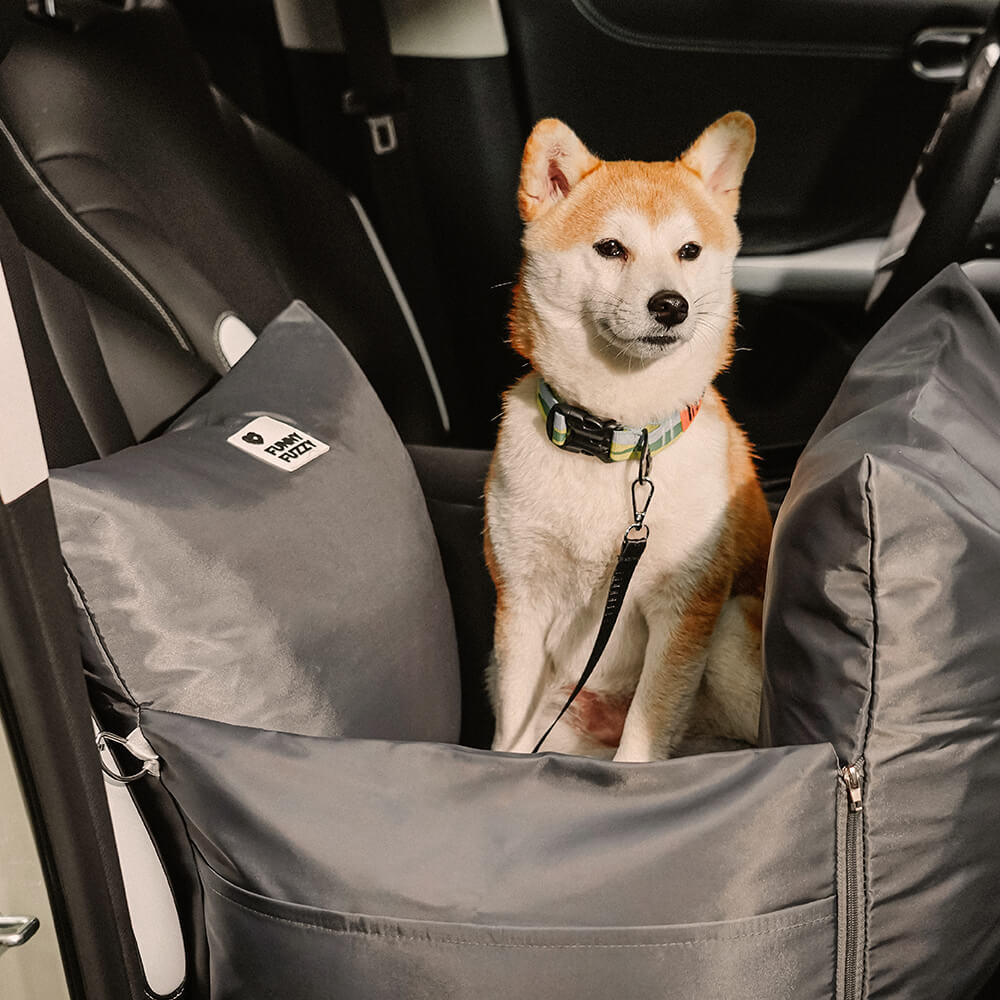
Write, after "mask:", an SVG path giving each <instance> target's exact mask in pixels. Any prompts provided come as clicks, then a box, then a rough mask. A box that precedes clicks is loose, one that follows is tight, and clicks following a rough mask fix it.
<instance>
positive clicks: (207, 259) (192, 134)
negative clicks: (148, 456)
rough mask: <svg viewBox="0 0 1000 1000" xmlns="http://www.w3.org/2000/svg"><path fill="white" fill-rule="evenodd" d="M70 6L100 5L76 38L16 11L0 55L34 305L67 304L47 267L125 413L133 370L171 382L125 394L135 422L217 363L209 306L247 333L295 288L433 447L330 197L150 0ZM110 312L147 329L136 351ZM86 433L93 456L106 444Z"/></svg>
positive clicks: (369, 256)
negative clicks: (137, 401) (16, 24)
mask: <svg viewBox="0 0 1000 1000" xmlns="http://www.w3.org/2000/svg"><path fill="white" fill-rule="evenodd" d="M81 6H82V7H83V8H85V9H87V10H89V12H90V13H93V12H94V11H97V12H98V13H99V14H100V15H101V16H99V17H96V18H94V19H92V20H89V21H87V22H86V23H85V24H83V25H82V26H81V27H80V30H77V31H75V32H70V31H66V30H60V29H58V28H56V27H53V26H52V25H51V24H49V23H46V22H44V21H39V20H34V21H27V22H26V23H25V24H23V25H22V30H21V31H20V33H19V36H18V38H17V40H16V41H15V44H14V45H13V47H12V49H11V51H10V53H9V55H8V57H7V58H6V59H5V60H4V62H3V65H2V67H0V188H2V192H3V204H4V207H5V208H6V209H7V211H8V213H9V215H10V217H11V221H12V223H13V225H14V227H15V230H16V231H17V234H18V236H19V238H20V240H21V241H22V242H23V243H24V245H25V246H26V247H27V248H29V249H30V250H31V251H32V252H33V253H34V254H35V255H36V256H37V257H38V258H40V259H41V261H42V263H40V264H39V266H38V268H37V270H38V271H39V273H41V272H45V273H44V274H42V276H41V281H42V284H43V285H44V287H45V289H46V291H45V292H43V293H42V294H41V295H40V297H41V298H42V299H43V300H44V299H49V300H50V301H52V302H53V303H54V302H55V301H56V300H57V299H58V300H61V301H62V303H63V305H66V304H67V302H66V296H67V295H68V294H69V293H68V292H67V291H66V286H65V283H64V281H62V280H61V279H60V274H61V275H62V276H63V278H69V279H72V281H73V282H75V283H76V284H77V285H79V286H80V287H81V288H82V289H83V290H84V291H83V292H82V293H80V294H81V297H82V301H80V302H78V303H76V305H75V308H76V310H77V311H78V312H79V313H80V315H81V317H85V318H86V321H87V322H88V323H90V325H91V326H92V327H93V333H94V335H95V337H96V339H97V341H98V343H99V344H100V346H101V352H102V354H103V355H104V366H105V368H106V370H107V375H108V378H109V379H110V382H111V384H112V385H113V386H114V387H115V389H116V391H117V394H118V396H119V397H120V398H121V400H122V405H123V407H124V409H125V411H126V413H128V410H129V406H128V405H127V401H126V399H125V398H124V397H125V396H126V395H128V394H129V385H130V383H131V381H132V379H133V378H136V377H138V375H139V373H140V372H150V371H152V372H153V373H154V374H156V373H159V372H161V371H162V374H163V378H164V379H166V381H167V382H168V383H169V386H170V390H169V391H165V392H162V393H160V394H159V397H160V398H158V399H157V400H155V405H153V404H152V403H151V401H150V400H148V399H147V398H146V395H145V393H143V392H140V393H138V395H139V396H140V397H141V400H142V402H143V403H144V404H146V405H143V406H142V407H140V411H139V412H135V413H133V414H129V416H130V417H131V424H132V426H131V431H132V433H135V434H137V436H140V437H141V436H143V435H145V434H146V433H148V432H149V430H151V429H152V428H153V427H155V426H158V425H159V424H160V423H162V422H163V421H164V420H166V419H167V418H169V417H171V416H172V415H173V413H174V412H176V410H177V408H178V407H179V405H183V404H184V403H185V402H187V401H188V400H189V399H190V398H191V395H192V394H193V393H195V392H197V391H198V389H199V388H201V387H203V386H204V385H206V384H208V383H209V382H210V381H211V379H212V377H213V373H217V372H219V371H221V370H223V369H224V368H225V365H224V364H223V363H222V362H221V361H220V359H219V357H218V353H217V350H216V345H215V342H214V333H215V325H216V322H217V320H218V319H219V317H220V315H221V314H223V313H225V312H227V311H232V312H235V313H236V314H237V315H238V316H239V317H240V318H241V319H243V320H244V321H245V322H246V323H247V324H248V325H249V326H250V327H251V328H252V329H253V330H255V331H259V330H260V329H261V328H262V327H263V325H264V324H265V323H267V322H268V321H269V320H270V319H271V318H273V316H274V315H276V314H277V313H278V312H279V311H280V310H281V309H282V308H283V307H284V306H285V305H286V304H287V303H288V302H289V301H290V300H291V299H292V298H301V299H304V300H305V301H307V302H308V303H309V304H310V305H311V306H312V307H313V308H314V309H315V310H316V311H317V312H318V313H319V314H320V315H321V316H323V318H324V319H325V320H326V321H327V322H328V323H329V324H330V325H331V326H332V327H333V328H334V329H335V330H336V332H337V334H338V335H339V336H340V337H341V339H342V340H343V341H344V342H345V343H346V344H347V346H348V348H349V349H350V350H351V352H352V353H353V354H354V355H355V357H356V358H357V359H358V361H359V362H360V364H361V366H362V368H363V369H364V371H365V373H366V374H367V376H368V378H369V379H370V381H371V382H372V384H373V385H374V387H375V389H376V391H377V392H378V394H379V396H380V397H381V399H382V401H383V404H384V405H385V406H386V408H387V409H388V411H389V413H390V415H391V416H392V418H393V419H394V421H395V422H396V425H397V427H398V428H399V431H400V433H401V435H402V436H403V437H404V438H405V439H406V440H410V441H421V442H429V441H434V440H437V439H439V438H440V437H441V435H442V421H441V418H440V415H439V412H438V408H437V405H436V403H435V398H434V393H433V390H432V386H431V383H430V381H429V379H428V377H427V376H426V374H425V369H424V365H423V362H422V360H421V357H420V354H419V350H418V348H417V346H416V344H415V342H414V340H413V337H412V335H411V333H410V330H409V328H408V326H407V324H406V321H405V319H404V317H403V315H402V313H401V311H400V308H399V305H398V303H397V301H396V298H395V296H394V294H393V291H392V289H391V287H390V285H389V283H388V281H387V280H386V277H385V274H384V272H383V269H382V266H381V265H380V262H379V260H378V258H377V256H376V253H375V252H374V250H373V248H372V246H371V244H370V242H369V240H368V237H367V236H366V234H365V230H364V228H363V226H362V224H361V222H360V221H359V218H358V216H357V214H356V212H355V209H354V208H353V207H352V204H351V202H350V200H349V198H348V195H347V193H346V192H345V191H344V190H343V189H342V188H341V187H340V186H339V185H338V184H337V183H336V182H335V181H333V180H332V179H331V178H330V177H329V176H327V175H326V174H325V173H324V172H323V171H322V170H320V169H319V168H317V167H315V166H314V165H313V164H312V163H311V162H310V161H309V160H308V159H307V158H306V157H304V156H303V155H302V154H300V153H299V152H298V151H296V150H295V149H293V148H292V147H290V146H289V145H288V144H287V143H285V142H284V141H282V140H280V139H278V138H277V137H275V136H274V135H272V134H270V133H268V132H267V131H266V130H264V129H262V128H260V127H257V126H256V125H254V124H253V123H251V122H249V121H247V120H246V119H245V118H243V117H242V116H241V115H240V114H239V112H238V111H237V110H236V109H235V108H234V107H233V106H232V105H231V104H230V103H229V102H228V101H227V100H226V99H225V98H224V97H222V96H221V95H219V94H218V93H216V92H214V91H213V90H212V89H211V87H210V85H209V82H208V80H207V77H206V76H205V73H204V71H203V68H202V66H201V64H200V62H199V61H198V59H197V56H196V55H195V53H194V51H193V50H192V49H191V47H190V46H189V44H188V42H187V39H186V37H185V35H184V31H183V28H182V25H181V24H180V22H179V20H178V18H177V16H176V14H175V12H174V11H173V9H172V8H171V7H170V6H169V5H167V4H166V3H164V2H163V0H139V2H138V3H136V4H135V5H130V6H129V8H128V9H127V10H122V9H119V8H117V7H114V6H109V5H105V4H99V3H96V2H94V3H90V4H87V3H84V4H82V5H80V4H77V7H81ZM39 95H45V100H44V102H43V101H40V100H39ZM70 297H72V296H70ZM95 302H101V304H100V305H99V306H98V307H95V306H94V303H95ZM43 308H44V302H43ZM122 310H123V311H125V312H126V313H128V314H129V315H130V318H131V319H137V320H138V321H140V322H141V323H142V324H143V325H144V327H146V328H147V329H146V330H145V332H144V335H143V336H142V337H141V340H142V343H143V345H144V346H143V348H142V350H143V352H144V356H143V357H141V358H138V357H137V358H135V359H134V362H133V360H132V359H131V357H130V352H131V349H132V347H133V346H134V343H133V342H132V341H131V340H130V336H129V335H128V334H127V333H125V332H124V331H123V327H122V324H121V323H119V322H117V316H118V311H122ZM54 311H56V310H54ZM58 311H59V312H60V314H63V311H62V309H60V310H58ZM131 319H130V324H128V325H131ZM147 334H148V335H147ZM178 359H181V360H178ZM78 360H79V361H80V362H81V365H80V367H81V368H85V367H90V366H89V364H82V362H84V360H85V359H82V358H81V359H78ZM86 360H88V361H93V360H94V359H93V358H89V359H86ZM60 362H61V364H65V365H68V366H70V367H71V368H72V367H74V366H76V361H75V360H74V359H72V358H70V357H69V355H64V356H63V357H61V358H60ZM67 377H70V378H71V376H69V375H68V374H67ZM98 395H99V396H101V397H102V398H106V396H105V394H104V393H103V392H101V393H98ZM132 395H133V396H135V395H136V393H135V392H132ZM178 397H186V398H178ZM91 402H93V403H94V404H96V406H92V405H91ZM77 403H78V405H79V406H80V407H81V412H82V413H83V415H84V421H85V422H87V420H88V415H89V414H91V413H92V414H93V420H94V422H95V425H96V423H98V422H100V421H101V420H103V419H104V413H103V402H102V400H101V399H95V400H93V401H89V400H88V398H87V394H86V393H81V394H80V396H79V398H78V399H77ZM132 408H133V410H134V409H135V406H134V401H133V407H132ZM95 433H96V434H97V437H98V438H100V443H99V442H98V441H97V440H96V439H95V445H97V448H98V450H99V451H101V452H102V453H103V452H105V451H107V450H113V448H114V447H115V446H116V445H120V443H121V439H120V437H118V438H116V437H115V436H114V435H112V436H111V437H108V435H107V433H105V432H104V431H102V430H100V429H99V428H97V427H96V426H95Z"/></svg>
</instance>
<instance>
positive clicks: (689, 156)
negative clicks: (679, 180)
mask: <svg viewBox="0 0 1000 1000" xmlns="http://www.w3.org/2000/svg"><path fill="white" fill-rule="evenodd" d="M756 137H757V130H756V129H755V128H754V124H753V119H752V118H751V117H750V116H749V115H747V114H744V113H743V112H742V111H730V112H729V114H728V115H723V116H722V117H721V118H720V119H719V120H718V121H717V122H714V123H713V124H711V125H709V126H708V128H707V129H705V131H704V132H702V133H701V135H700V136H698V138H697V139H696V140H695V141H694V143H693V144H692V145H691V148H690V149H689V150H688V151H687V152H686V153H684V155H683V156H681V163H683V164H684V165H685V166H687V167H690V168H691V169H692V170H693V171H694V172H695V173H696V174H697V175H698V176H699V177H700V178H701V179H702V181H703V182H704V184H705V187H707V188H708V190H709V191H710V192H711V193H712V194H713V195H714V196H715V198H716V200H717V201H719V203H720V204H721V205H722V207H723V208H724V209H725V210H726V211H727V212H729V213H730V214H732V215H735V214H736V210H737V209H738V208H739V207H740V185H741V184H742V183H743V173H744V171H745V170H746V168H747V164H748V163H749V162H750V157H751V156H752V155H753V147H754V143H755V142H756Z"/></svg>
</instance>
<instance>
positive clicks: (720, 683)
mask: <svg viewBox="0 0 1000 1000" xmlns="http://www.w3.org/2000/svg"><path fill="white" fill-rule="evenodd" d="M761 615H762V602H761V600H760V598H759V597H756V596H750V595H748V594H746V595H743V596H740V597H731V598H730V599H729V600H728V601H726V603H725V604H724V605H723V607H722V611H721V612H720V614H719V620H718V622H717V624H716V626H715V630H714V632H713V633H712V642H711V645H710V647H709V650H708V662H707V663H706V665H705V673H704V675H703V677H702V683H701V688H700V689H699V691H698V698H697V701H696V703H695V706H694V709H693V712H692V716H691V721H690V724H689V726H688V730H687V732H686V733H685V735H684V742H685V744H691V745H692V746H695V745H701V746H703V747H704V748H705V749H712V748H713V744H714V746H715V747H719V746H726V745H728V744H731V743H739V744H751V745H756V743H757V727H758V723H759V716H760V689H761V680H762V678H761V674H762V667H761V655H760V629H761Z"/></svg>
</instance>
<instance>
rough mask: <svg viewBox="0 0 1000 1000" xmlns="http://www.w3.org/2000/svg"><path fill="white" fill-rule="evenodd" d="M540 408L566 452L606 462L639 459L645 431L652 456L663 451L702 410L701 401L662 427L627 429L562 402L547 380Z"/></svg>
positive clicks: (550, 434)
mask: <svg viewBox="0 0 1000 1000" xmlns="http://www.w3.org/2000/svg"><path fill="white" fill-rule="evenodd" d="M536 399H537V400H538V408H539V410H541V411H542V416H543V417H544V418H545V433H546V434H547V435H548V438H549V440H550V441H551V442H552V443H553V444H554V445H556V446H557V447H559V448H562V449H563V450H564V451H577V452H581V453H583V454H584V455H593V456H594V457H595V458H599V459H600V460H601V461H602V462H625V461H628V460H629V459H630V458H636V459H637V458H639V447H640V443H641V441H642V432H643V431H644V430H645V432H646V434H647V435H648V440H649V454H650V455H655V454H656V453H657V452H659V451H663V449H664V448H666V447H667V445H668V444H671V443H672V442H673V441H676V440H677V438H679V437H680V436H681V434H683V433H684V431H686V430H687V429H688V427H690V426H691V421H692V420H694V418H695V417H696V416H697V415H698V410H699V409H701V400H700V399H699V400H698V402H696V403H694V404H692V405H691V406H685V407H684V408H683V409H681V410H675V411H674V412H673V413H671V414H670V415H669V416H668V417H666V418H665V419H664V420H661V421H660V422H659V423H658V424H648V425H647V426H646V427H644V428H643V427H639V428H636V427H625V426H623V425H622V424H619V423H618V422H617V421H615V420H601V419H599V418H598V417H595V416H593V414H591V413H588V412H587V411H586V410H581V409H579V407H576V406H570V405H569V404H568V403H562V402H560V401H559V399H558V398H557V397H556V394H555V393H554V392H553V391H552V390H551V389H550V388H549V386H548V385H547V383H546V382H545V379H542V378H540V379H539V380H538V392H537V396H536Z"/></svg>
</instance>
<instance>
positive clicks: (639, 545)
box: [531, 430, 653, 753]
mask: <svg viewBox="0 0 1000 1000" xmlns="http://www.w3.org/2000/svg"><path fill="white" fill-rule="evenodd" d="M639 446H640V448H641V451H640V453H639V475H638V477H637V478H636V479H634V480H633V482H632V523H631V524H630V525H629V526H628V528H627V529H626V531H625V537H624V539H623V540H622V547H621V551H620V552H619V553H618V563H617V565H616V566H615V572H614V574H613V575H612V577H611V586H610V587H608V599H607V601H606V602H605V604H604V615H603V616H602V617H601V627H600V628H599V629H598V630H597V639H596V640H595V641H594V648H593V649H592V650H591V651H590V658H589V659H588V660H587V665H586V666H585V667H584V668H583V673H582V674H580V679H579V680H578V681H577V682H576V687H575V688H573V692H572V694H570V696H569V697H568V698H567V699H566V704H565V705H563V707H562V708H561V709H560V710H559V714H558V715H557V716H556V717H555V718H554V719H553V720H552V724H551V725H550V726H549V728H548V729H546V730H545V732H544V733H542V738H541V739H540V740H539V741H538V742H537V743H536V744H535V749H534V750H532V751H531V752H532V753H538V751H539V750H541V748H542V744H543V743H544V742H545V741H546V739H548V736H549V733H551V732H552V730H553V729H555V727H556V724H557V723H558V722H559V720H560V719H561V718H562V717H563V716H564V715H565V714H566V712H567V710H568V709H569V707H570V705H572V704H573V702H574V701H575V700H576V696H577V695H578V694H579V693H580V692H581V691H582V690H583V688H584V685H586V683H587V681H588V680H589V679H590V675H591V674H593V672H594V670H595V668H596V667H597V664H598V661H599V660H600V659H601V655H602V654H603V653H604V648H605V647H606V646H607V644H608V640H609V639H610V638H611V633H612V631H613V630H614V627H615V623H616V622H617V621H618V615H619V612H620V611H621V609H622V604H623V603H624V602H625V592H626V591H627V590H628V585H629V582H630V581H631V579H632V574H633V573H634V572H635V568H636V566H637V565H638V564H639V559H640V558H641V557H642V554H643V552H645V550H646V542H647V541H648V540H649V525H648V524H646V523H645V520H646V511H647V510H649V502H650V500H652V499H653V480H652V479H650V478H649V470H650V467H651V466H652V463H653V457H652V455H650V454H649V436H648V434H647V433H646V431H645V430H644V431H643V432H642V438H641V440H640V442H639ZM637 490H646V494H645V497H644V498H642V499H641V498H640V493H638V492H637Z"/></svg>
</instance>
